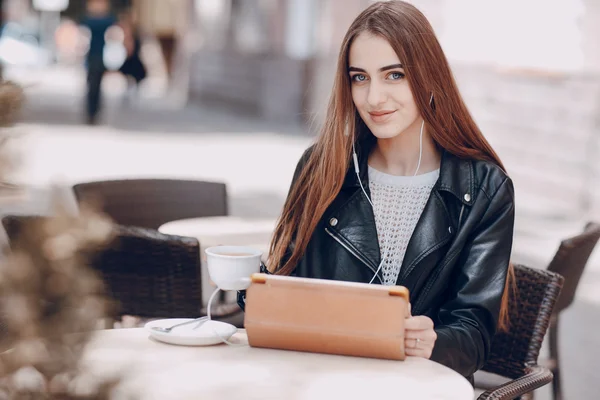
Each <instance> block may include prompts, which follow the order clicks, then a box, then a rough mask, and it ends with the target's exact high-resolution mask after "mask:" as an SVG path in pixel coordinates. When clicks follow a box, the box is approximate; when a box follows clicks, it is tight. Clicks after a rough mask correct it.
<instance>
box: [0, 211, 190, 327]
mask: <svg viewBox="0 0 600 400" xmlns="http://www.w3.org/2000/svg"><path fill="white" fill-rule="evenodd" d="M40 218H45V217H37V216H36V217H34V216H22V217H21V216H19V217H14V216H13V217H4V218H3V219H2V224H3V225H4V228H5V230H6V233H7V235H8V237H9V242H10V243H14V241H15V240H16V239H17V237H18V235H19V232H20V231H21V228H22V226H23V224H25V223H27V221H32V220H34V219H40ZM198 252H199V243H198V240H196V239H194V238H187V237H179V236H172V235H163V234H161V233H159V232H157V231H154V230H150V229H144V228H137V227H124V226H119V225H115V236H114V239H113V240H112V241H111V243H109V244H108V246H107V247H106V248H104V249H102V250H101V251H99V252H97V253H95V254H93V255H92V256H91V257H90V265H91V266H92V267H93V268H94V269H96V270H97V271H99V273H100V274H101V276H102V278H103V280H104V283H105V286H106V290H107V292H108V293H107V294H108V295H109V296H110V297H112V299H114V300H115V301H116V303H117V304H116V305H117V307H115V308H114V309H113V310H112V311H113V312H112V313H111V315H110V316H111V317H113V318H118V317H121V316H123V315H132V316H136V317H142V318H164V317H198V316H199V315H200V312H201V306H202V296H201V274H200V258H199V257H198Z"/></svg>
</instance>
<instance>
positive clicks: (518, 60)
mask: <svg viewBox="0 0 600 400" xmlns="http://www.w3.org/2000/svg"><path fill="white" fill-rule="evenodd" d="M370 3H371V0H196V1H192V2H191V4H190V5H189V6H190V7H192V8H193V23H192V25H191V26H190V28H189V30H188V31H187V35H188V38H192V39H193V40H192V41H193V43H194V46H190V47H189V48H190V49H191V51H192V53H193V55H192V57H191V66H190V70H189V71H190V76H189V82H190V87H189V90H190V96H191V98H193V99H201V100H203V101H210V102H213V103H214V102H220V103H222V104H224V105H225V106H227V107H235V109H237V110H239V111H240V112H249V113H253V114H255V115H257V116H259V117H261V118H265V119H268V120H276V121H284V122H289V123H301V124H308V126H309V127H312V126H318V124H319V123H320V122H321V121H322V118H323V113H324V110H325V105H326V102H327V97H328V96H329V93H330V90H331V83H332V77H333V72H334V68H335V61H336V57H337V52H338V50H339V44H340V42H341V38H342V36H343V35H344V33H345V31H346V29H347V28H348V26H349V24H350V23H351V21H352V19H353V18H354V17H355V16H356V15H357V14H358V13H359V12H360V11H361V10H362V9H364V8H365V7H366V6H367V5H368V4H370ZM412 3H414V4H415V5H416V6H417V7H419V8H420V9H421V10H422V11H423V12H424V13H425V14H426V15H427V16H428V18H429V19H430V21H431V22H432V25H433V26H434V29H435V30H436V32H437V34H438V37H439V38H440V41H441V42H442V46H443V47H444V49H445V51H446V53H447V55H448V58H449V59H450V62H451V64H452V66H453V69H454V72H455V76H456V78H457V81H458V83H459V86H460V87H461V90H462V93H463V96H464V98H465V100H466V102H467V104H468V105H469V107H470V109H471V110H472V112H473V114H474V117H475V119H476V120H477V122H478V123H479V125H480V126H481V128H482V130H483V131H484V132H485V134H486V136H487V137H488V138H489V140H490V141H491V142H492V144H493V145H494V146H495V148H496V149H497V150H498V152H499V153H500V155H501V157H502V158H503V159H504V161H505V164H506V165H507V167H508V168H509V170H510V172H511V174H512V176H513V178H514V180H515V183H516V185H518V186H519V187H520V188H522V189H523V190H520V191H519V196H520V200H522V201H519V202H518V204H520V205H522V207H528V209H527V210H523V211H527V212H528V213H531V214H534V215H540V216H544V217H547V218H558V219H561V218H572V217H582V216H583V215H594V216H597V217H600V137H599V136H600V135H599V129H600V128H599V124H598V115H599V111H600V79H599V74H600V46H598V45H597V37H598V36H599V35H598V34H599V33H600V2H598V1H596V0H557V1H553V2H546V1H543V0H528V1H527V2H522V1H519V0H502V1H500V0H490V1H486V2H481V1H478V0H462V1H460V2H456V1H452V0H413V1H412ZM313 123H314V124H313Z"/></svg>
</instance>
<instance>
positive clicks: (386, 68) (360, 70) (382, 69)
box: [348, 63, 404, 73]
mask: <svg viewBox="0 0 600 400" xmlns="http://www.w3.org/2000/svg"><path fill="white" fill-rule="evenodd" d="M396 68H404V67H403V66H402V64H399V63H398V64H391V65H386V66H385V67H381V68H379V72H383V71H387V70H390V69H396ZM348 72H365V73H366V72H367V71H365V70H364V69H362V68H358V67H352V66H350V67H348Z"/></svg>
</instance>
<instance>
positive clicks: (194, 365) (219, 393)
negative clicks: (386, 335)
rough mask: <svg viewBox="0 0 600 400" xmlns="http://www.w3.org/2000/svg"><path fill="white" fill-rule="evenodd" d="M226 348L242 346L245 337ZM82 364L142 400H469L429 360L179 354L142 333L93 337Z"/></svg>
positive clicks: (461, 381)
mask: <svg viewBox="0 0 600 400" xmlns="http://www.w3.org/2000/svg"><path fill="white" fill-rule="evenodd" d="M232 341H234V342H236V343H247V338H246V334H245V331H244V330H239V331H238V333H237V334H235V335H234V337H233V338H232ZM84 365H85V366H86V367H87V368H89V369H90V370H91V371H92V372H94V373H95V374H98V375H100V376H105V377H109V376H114V375H115V373H118V372H119V371H121V372H122V373H127V374H128V377H127V378H126V379H125V380H124V381H123V383H122V385H123V386H122V387H121V388H122V389H123V390H125V391H126V392H129V393H132V394H136V395H137V396H138V398H142V399H148V400H151V399H161V400H164V399H177V400H185V399H194V400H195V399H219V400H222V399H290V400H308V399H310V400H319V399H326V400H332V399H344V400H354V399H356V400H365V399H420V400H428V399H436V400H442V399H452V400H472V399H473V396H474V391H473V388H472V387H471V385H470V383H469V382H468V381H467V380H466V379H465V378H463V377H462V376H461V375H459V374H458V373H456V372H454V371H453V370H451V369H449V368H446V367H444V366H442V365H440V364H437V363H435V362H433V361H429V360H426V359H423V358H413V357H408V358H407V359H406V360H405V361H390V360H376V359H368V358H358V357H345V356H333V355H326V354H314V353H300V352H294V351H284V350H270V349H259V348H252V347H249V346H240V347H230V346H228V345H226V344H221V345H215V346H208V347H183V346H174V345H168V344H163V343H160V342H156V341H153V340H151V339H149V338H148V334H147V333H146V331H145V330H144V329H114V330H106V331H98V332H97V333H96V334H95V336H94V338H93V340H92V341H91V342H90V344H89V345H88V349H87V351H86V353H85V357H84Z"/></svg>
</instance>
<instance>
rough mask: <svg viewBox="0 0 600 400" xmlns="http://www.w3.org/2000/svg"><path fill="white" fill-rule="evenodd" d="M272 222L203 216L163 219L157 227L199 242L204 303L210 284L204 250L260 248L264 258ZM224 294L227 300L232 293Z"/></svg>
mask: <svg viewBox="0 0 600 400" xmlns="http://www.w3.org/2000/svg"><path fill="white" fill-rule="evenodd" d="M276 222H277V221H276V219H274V218H243V217H234V216H226V217H203V218H190V219H182V220H177V221H172V222H167V223H166V224H164V225H162V226H160V227H159V228H158V230H159V232H161V233H165V234H168V235H178V236H189V237H194V238H197V239H198V241H199V242H200V257H201V259H202V302H203V305H204V306H206V304H207V303H208V298H209V297H210V295H211V293H212V291H213V290H214V287H213V286H211V283H210V279H209V276H208V271H207V269H206V262H205V260H206V256H205V254H204V250H205V249H207V248H208V247H211V246H218V245H233V246H249V247H254V248H256V249H258V250H261V251H262V252H263V261H266V258H267V255H268V253H269V245H270V243H271V236H272V234H273V231H274V230H275V224H276ZM227 297H228V300H230V301H231V300H232V299H233V298H234V297H235V293H227Z"/></svg>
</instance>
